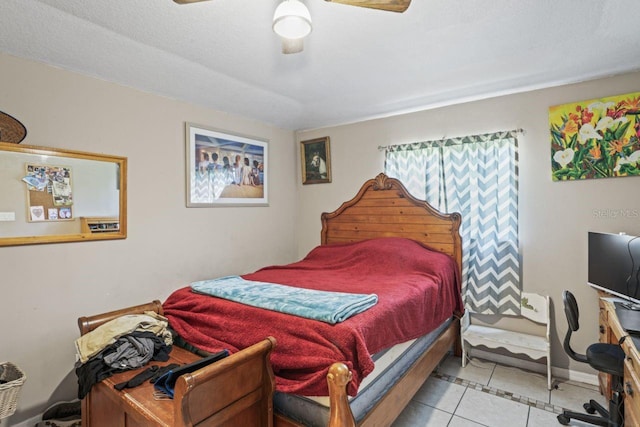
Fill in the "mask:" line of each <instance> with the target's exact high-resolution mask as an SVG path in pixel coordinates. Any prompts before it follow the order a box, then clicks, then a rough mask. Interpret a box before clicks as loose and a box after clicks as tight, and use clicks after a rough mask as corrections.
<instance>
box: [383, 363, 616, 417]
mask: <svg viewBox="0 0 640 427" xmlns="http://www.w3.org/2000/svg"><path fill="white" fill-rule="evenodd" d="M554 381H555V384H557V386H558V388H557V389H554V390H551V391H549V390H547V378H546V376H544V375H541V374H536V373H532V372H528V371H523V370H521V369H518V368H513V367H508V366H502V365H498V364H495V363H492V362H487V361H483V360H481V359H477V358H473V359H472V360H471V361H470V363H467V366H466V367H465V368H463V367H462V364H461V363H460V358H459V357H454V356H449V357H448V358H447V359H445V360H444V361H443V362H442V363H441V364H440V366H439V367H438V369H437V370H436V372H435V373H434V375H432V376H431V377H430V378H429V379H428V380H427V381H426V382H425V383H424V385H423V386H422V388H421V389H420V390H419V391H418V393H416V395H415V396H414V398H413V400H412V401H411V403H410V404H409V405H408V406H407V408H406V409H405V410H404V412H403V413H402V414H401V415H400V417H399V418H398V419H397V420H396V422H395V423H394V424H393V427H548V426H559V425H560V423H558V420H557V419H556V417H557V415H558V413H560V411H561V410H562V408H566V409H571V410H575V411H580V412H583V409H582V404H583V403H585V402H587V401H588V400H589V399H594V400H596V401H598V402H600V403H602V404H603V405H604V404H605V399H604V398H603V397H602V396H601V395H600V393H599V392H598V389H597V387H595V386H592V385H589V384H582V383H575V382H566V381H564V380H558V379H554ZM605 406H606V405H605ZM570 425H572V426H579V427H584V426H587V424H585V423H582V422H579V421H575V420H571V424H570Z"/></svg>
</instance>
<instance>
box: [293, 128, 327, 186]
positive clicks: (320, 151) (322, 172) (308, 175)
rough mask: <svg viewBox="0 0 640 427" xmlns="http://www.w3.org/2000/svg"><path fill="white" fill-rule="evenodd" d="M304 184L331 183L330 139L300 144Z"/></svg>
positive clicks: (317, 139)
mask: <svg viewBox="0 0 640 427" xmlns="http://www.w3.org/2000/svg"><path fill="white" fill-rule="evenodd" d="M300 156H301V159H300V162H301V164H302V183H303V184H305V185H306V184H323V183H328V182H331V150H330V147H329V137H328V136H323V137H322V138H315V139H310V140H308V141H301V142H300Z"/></svg>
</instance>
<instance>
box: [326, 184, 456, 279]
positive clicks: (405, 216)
mask: <svg viewBox="0 0 640 427" xmlns="http://www.w3.org/2000/svg"><path fill="white" fill-rule="evenodd" d="M321 219H322V234H321V243H322V244H323V245H330V244H333V243H345V242H357V241H359V240H366V239H372V238H375V237H406V238H408V239H413V240H416V241H418V242H421V243H424V244H425V245H428V246H430V247H432V248H434V249H437V250H439V251H441V252H444V253H446V254H448V255H451V256H452V257H453V258H454V259H455V260H456V262H457V264H458V267H460V266H461V265H462V241H461V239H460V231H459V229H460V222H461V220H462V217H461V215H460V214H459V213H457V212H455V213H451V214H443V213H441V212H439V211H437V210H436V209H434V208H433V207H432V206H431V205H429V204H428V203H427V202H425V201H423V200H418V199H416V198H415V197H413V196H412V195H411V194H409V192H408V191H407V189H406V188H405V187H404V185H402V183H401V182H400V181H399V180H397V179H395V178H389V177H388V176H386V175H385V174H383V173H381V174H379V175H378V176H376V177H375V178H374V179H370V180H368V181H367V182H365V183H364V185H363V186H362V188H360V191H359V192H358V194H356V196H355V197H354V198H353V199H351V200H349V201H347V202H344V203H343V204H342V206H340V207H339V208H338V209H337V210H335V211H333V212H325V213H323V214H322V217H321Z"/></svg>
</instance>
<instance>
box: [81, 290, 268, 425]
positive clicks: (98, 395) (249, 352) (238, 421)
mask: <svg viewBox="0 0 640 427" xmlns="http://www.w3.org/2000/svg"><path fill="white" fill-rule="evenodd" d="M145 311H155V312H157V313H159V314H162V305H161V304H160V302H159V301H154V302H152V303H149V304H143V305H139V306H135V307H130V308H126V309H122V310H117V311H112V312H109V313H104V314H99V315H96V316H90V317H81V318H79V319H78V326H79V328H80V333H81V334H82V335H84V334H86V333H87V332H89V331H91V330H93V329H95V328H96V327H98V326H100V325H101V324H103V323H105V322H107V321H109V320H112V319H114V318H116V317H118V316H121V315H124V314H138V313H144V312H145ZM275 345H276V342H275V339H274V338H272V337H267V338H266V339H265V340H263V341H260V342H259V343H256V344H254V345H252V346H251V347H248V348H245V349H243V350H241V351H238V352H237V353H234V354H232V355H230V356H228V357H226V358H224V359H222V360H220V361H218V362H215V363H213V364H211V365H208V366H205V367H204V368H201V369H199V370H197V371H195V372H192V373H191V374H185V375H182V376H180V377H179V378H178V381H177V382H176V385H175V395H174V398H173V399H164V400H158V399H155V398H154V394H153V391H154V388H153V384H150V383H149V382H145V383H144V384H142V385H141V386H139V387H135V388H132V389H124V390H121V391H118V390H116V389H114V388H113V386H114V385H115V384H117V383H120V382H123V381H127V380H128V379H130V378H132V377H133V376H135V375H136V374H138V373H139V372H140V371H142V370H144V369H146V368H147V367H148V366H150V365H152V364H158V363H157V362H152V363H151V364H150V365H148V366H145V367H142V368H139V369H135V370H131V371H126V372H122V373H118V374H115V375H113V376H112V377H109V378H107V379H105V380H103V381H102V382H100V383H98V384H95V385H94V386H93V388H92V389H91V391H90V392H89V394H88V395H87V396H86V397H85V398H84V399H82V425H83V426H87V427H96V426H105V427H138V426H140V427H142V426H163V427H182V426H197V425H202V426H227V427H244V426H256V427H272V426H273V399H272V398H273V391H274V389H275V379H274V376H273V371H272V370H271V364H270V363H269V355H270V353H271V350H272V349H273V348H274V347H275ZM198 358H199V356H197V355H195V354H193V353H191V352H189V351H187V350H184V349H182V348H178V347H175V346H174V348H173V350H172V351H171V354H170V359H169V360H168V361H167V362H163V363H161V365H162V366H164V365H168V364H170V363H178V364H181V365H182V364H185V363H189V362H193V361H195V360H197V359H198Z"/></svg>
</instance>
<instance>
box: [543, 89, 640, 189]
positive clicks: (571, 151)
mask: <svg viewBox="0 0 640 427" xmlns="http://www.w3.org/2000/svg"><path fill="white" fill-rule="evenodd" d="M639 128H640V92H633V93H627V94H623V95H615V96H608V97H604V98H598V99H589V100H586V101H579V102H571V103H568V104H561V105H555V106H552V107H549V130H550V135H551V173H552V175H551V177H552V179H553V181H573V180H583V179H596V178H616V177H624V176H640V135H639V134H638V129H639Z"/></svg>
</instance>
